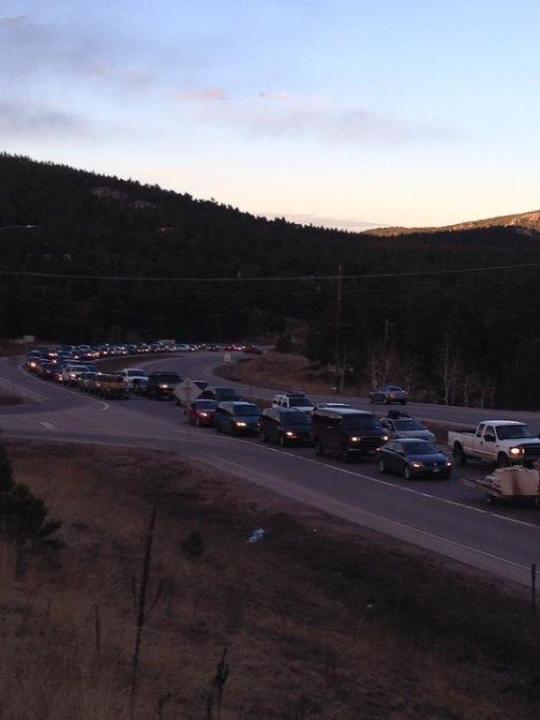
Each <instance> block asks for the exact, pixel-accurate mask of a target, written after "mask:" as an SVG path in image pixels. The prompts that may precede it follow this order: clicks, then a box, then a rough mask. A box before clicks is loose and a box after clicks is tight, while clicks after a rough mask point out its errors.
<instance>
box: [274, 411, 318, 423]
mask: <svg viewBox="0 0 540 720" xmlns="http://www.w3.org/2000/svg"><path fill="white" fill-rule="evenodd" d="M280 421H281V424H282V425H285V426H287V427H289V426H291V425H311V418H310V417H309V415H305V414H304V413H302V412H299V413H296V412H294V413H283V414H282V415H281V417H280Z"/></svg>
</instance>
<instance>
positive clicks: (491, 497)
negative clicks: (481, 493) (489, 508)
mask: <svg viewBox="0 0 540 720" xmlns="http://www.w3.org/2000/svg"><path fill="white" fill-rule="evenodd" d="M486 502H487V504H488V505H495V495H491V494H489V493H488V494H487V495H486Z"/></svg>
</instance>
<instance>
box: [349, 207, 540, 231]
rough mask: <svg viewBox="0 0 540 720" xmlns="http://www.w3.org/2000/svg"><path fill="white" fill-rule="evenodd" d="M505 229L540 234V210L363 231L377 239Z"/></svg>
mask: <svg viewBox="0 0 540 720" xmlns="http://www.w3.org/2000/svg"><path fill="white" fill-rule="evenodd" d="M492 227H505V228H509V227H512V228H521V229H522V230H528V231H532V232H534V233H538V234H540V210H532V211H529V212H524V213H514V214H511V215H499V216H497V217H493V218H485V219H481V220H467V221H465V222H461V223H455V224H453V225H442V226H440V227H401V226H395V227H380V228H371V229H369V230H365V231H363V234H366V235H368V234H369V235H375V236H377V237H395V236H397V235H417V234H419V233H420V234H425V233H437V232H461V231H463V230H477V229H480V228H492Z"/></svg>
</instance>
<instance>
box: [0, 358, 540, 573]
mask: <svg viewBox="0 0 540 720" xmlns="http://www.w3.org/2000/svg"><path fill="white" fill-rule="evenodd" d="M221 359H222V358H221V355H217V354H214V353H192V354H187V353H186V354H183V355H180V356H177V357H160V358H156V359H152V360H149V361H145V362H144V363H143V361H142V359H141V363H140V364H141V365H143V364H144V365H146V366H147V369H174V370H176V371H177V372H178V373H179V374H180V375H181V376H183V377H191V378H193V379H208V380H210V381H212V382H213V383H215V384H223V385H232V384H234V385H236V386H238V388H239V390H240V391H241V392H242V393H243V394H245V395H247V396H252V397H258V398H270V397H271V396H272V394H273V391H272V390H269V389H267V388H266V389H263V388H246V387H244V386H240V385H238V384H237V383H230V382H229V381H223V380H217V378H215V377H214V376H213V375H212V368H213V367H215V365H216V364H219V362H220V361H221ZM0 387H2V389H4V390H5V391H9V390H11V392H18V393H21V394H24V395H26V396H27V397H30V398H31V400H32V403H31V404H24V405H19V406H12V407H3V408H0V428H1V429H2V433H3V435H4V436H5V437H6V438H10V437H14V438H15V437H18V438H31V439H40V440H54V441H61V442H73V441H76V442H86V443H92V444H104V445H123V446H135V447H144V448H150V449H164V450H173V451H177V452H179V453H181V454H184V455H187V456H189V457H191V458H192V460H193V462H195V463H197V462H201V463H206V464H208V465H210V466H212V467H214V468H216V469H218V470H222V471H225V472H226V473H227V474H228V475H229V474H230V475H232V476H236V477H238V478H242V479H244V480H248V481H250V482H253V483H255V484H257V485H260V486H263V487H265V488H267V489H269V490H271V491H274V492H277V493H280V494H282V495H285V496H287V497H289V498H293V499H296V500H298V501H300V502H303V503H306V504H308V505H311V506H313V507H316V508H318V509H320V510H323V511H326V512H328V513H331V514H332V515H335V516H337V517H341V518H344V519H346V520H348V521H350V522H353V523H356V524H358V525H361V526H365V527H368V528H371V529H373V530H376V531H379V532H381V533H384V534H387V535H390V536H392V537H394V538H397V539H399V540H402V541H404V542H408V543H412V544H414V545H417V546H420V547H422V548H427V549H430V550H432V551H435V552H437V553H440V554H441V555H444V556H447V557H450V558H453V559H456V560H459V561H461V562H463V563H466V564H468V565H472V566H474V567H477V568H480V569H482V570H486V571H489V572H491V573H494V574H496V575H499V576H500V577H502V578H505V579H510V580H513V581H516V582H518V583H521V584H523V585H527V584H528V583H529V578H530V565H531V563H533V562H540V511H539V510H536V509H535V508H533V507H530V506H516V505H503V504H500V505H496V506H495V507H489V506H487V505H486V503H485V500H484V498H483V497H482V496H481V495H479V494H477V493H476V492H475V491H474V490H472V489H469V488H466V487H464V486H463V484H462V482H461V480H462V479H463V478H466V477H471V476H473V475H475V474H476V475H479V474H485V472H486V470H485V468H481V467H479V466H476V467H475V466H470V467H468V468H466V469H465V470H459V469H456V471H455V473H454V476H453V477H452V478H451V479H450V480H414V481H412V482H409V483H407V482H406V481H405V480H403V479H402V478H399V477H397V476H393V475H381V474H380V473H379V472H378V471H377V469H376V467H375V466H374V464H373V463H371V462H362V461H360V462H356V463H352V464H347V465H346V464H343V463H341V462H340V461H338V460H332V459H328V458H322V459H320V458H317V457H316V456H315V454H314V451H313V449H311V448H287V449H281V448H278V447H277V446H273V445H271V446H268V445H265V444H263V443H262V442H260V441H259V440H258V439H255V438H236V437H229V436H223V435H220V434H217V433H216V432H215V430H213V429H211V428H194V427H191V426H189V425H187V424H186V423H185V422H184V417H183V413H182V411H181V410H180V409H179V408H177V407H176V406H175V405H174V404H173V403H171V402H157V401H152V400H148V399H146V398H142V397H132V398H131V399H130V400H129V401H123V400H113V401H110V402H109V401H107V402H104V401H102V400H100V399H98V398H94V397H92V396H88V395H85V394H82V393H79V392H78V391H77V390H70V389H67V388H63V387H61V386H59V385H56V384H53V383H48V382H44V381H42V380H39V379H38V378H36V377H34V376H31V375H28V374H27V373H25V372H24V370H23V369H22V368H21V367H20V366H19V364H16V363H14V362H13V361H12V360H10V359H6V358H4V359H1V360H0ZM316 399H317V400H323V399H324V398H322V397H321V398H316ZM328 399H330V398H328ZM353 404H357V405H358V406H360V407H361V406H364V407H365V406H366V405H365V401H361V400H360V401H357V402H355V403H353ZM413 407H414V410H413V411H414V412H415V413H416V414H418V416H422V417H424V418H430V419H433V420H441V421H442V420H449V421H451V422H457V423H463V424H471V423H476V422H477V421H478V420H480V419H485V417H486V416H487V415H489V416H490V417H507V418H518V417H519V418H520V419H525V420H527V421H528V422H530V423H531V426H532V427H533V428H534V429H535V430H536V429H537V427H538V426H539V425H540V422H539V420H538V415H537V414H535V413H509V412H503V411H488V412H487V413H486V412H483V411H481V410H479V409H474V408H450V409H447V408H444V407H440V406H429V405H421V406H412V405H411V408H410V409H411V410H412V409H413ZM375 409H376V411H379V410H380V413H381V414H383V413H384V412H385V409H383V408H382V407H377V406H376V408H375ZM231 482H234V480H231Z"/></svg>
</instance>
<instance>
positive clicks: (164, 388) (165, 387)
mask: <svg viewBox="0 0 540 720" xmlns="http://www.w3.org/2000/svg"><path fill="white" fill-rule="evenodd" d="M159 387H160V388H161V389H162V390H166V389H167V388H168V387H169V386H168V385H160V386H159Z"/></svg>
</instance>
